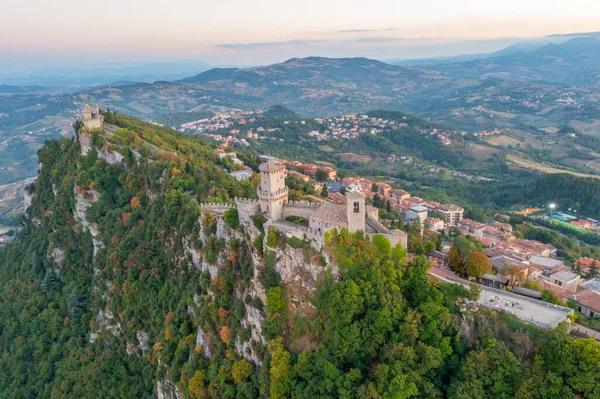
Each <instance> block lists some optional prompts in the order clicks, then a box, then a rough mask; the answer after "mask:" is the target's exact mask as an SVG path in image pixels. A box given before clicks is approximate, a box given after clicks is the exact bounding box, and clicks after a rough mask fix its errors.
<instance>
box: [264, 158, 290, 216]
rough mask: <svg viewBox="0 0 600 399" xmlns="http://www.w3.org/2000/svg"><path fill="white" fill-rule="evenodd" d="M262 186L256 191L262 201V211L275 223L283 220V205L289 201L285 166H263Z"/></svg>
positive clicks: (266, 164)
mask: <svg viewBox="0 0 600 399" xmlns="http://www.w3.org/2000/svg"><path fill="white" fill-rule="evenodd" d="M258 169H259V170H260V186H258V188H257V189H256V193H257V194H258V198H259V200H260V210H261V212H263V213H264V214H265V215H266V216H267V217H268V218H270V219H271V220H273V221H276V220H279V219H281V217H282V215H283V203H284V202H285V201H287V199H288V189H287V187H286V185H285V166H283V165H282V164H280V163H278V162H271V161H270V162H265V163H263V164H261V165H260V166H259V167H258Z"/></svg>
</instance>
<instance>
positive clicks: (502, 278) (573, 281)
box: [215, 149, 600, 317]
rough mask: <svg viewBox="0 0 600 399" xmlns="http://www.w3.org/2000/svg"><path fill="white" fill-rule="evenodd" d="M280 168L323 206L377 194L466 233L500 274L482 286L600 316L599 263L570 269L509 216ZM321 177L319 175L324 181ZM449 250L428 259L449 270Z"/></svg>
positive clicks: (296, 167) (418, 218)
mask: <svg viewBox="0 0 600 399" xmlns="http://www.w3.org/2000/svg"><path fill="white" fill-rule="evenodd" d="M215 152H216V153H217V154H218V155H219V157H229V158H230V159H231V160H232V161H233V162H234V163H235V164H240V165H243V162H242V161H240V160H239V159H237V156H236V154H235V153H227V152H225V151H224V150H222V149H217V150H215ZM261 160H262V161H264V162H273V158H271V157H268V156H261ZM277 164H278V165H281V167H282V170H283V171H282V173H284V175H285V176H288V175H294V176H297V177H299V178H301V179H302V180H304V181H306V182H308V183H310V184H312V185H314V186H315V189H317V190H320V189H321V187H322V185H326V186H327V188H328V197H327V198H326V199H325V202H328V203H331V204H335V205H340V206H341V205H346V204H347V198H348V197H347V195H346V192H347V191H346V190H348V189H349V188H351V189H353V190H359V191H360V193H361V195H364V196H365V198H370V199H371V200H374V199H375V198H376V196H378V197H379V200H380V201H382V203H385V204H386V205H387V206H388V207H389V208H391V210H395V211H398V212H399V213H400V214H401V215H402V218H403V220H404V221H405V222H406V223H419V224H420V226H421V228H422V229H429V230H432V231H435V232H441V231H443V230H445V231H446V232H448V231H449V229H451V228H454V229H458V231H459V232H460V233H461V234H462V235H469V236H472V237H474V238H476V239H477V240H479V242H480V243H481V244H482V246H483V247H484V249H483V252H484V253H485V254H486V255H487V256H488V258H489V259H490V263H491V264H492V265H493V267H494V270H495V271H496V272H497V274H493V275H492V274H484V275H483V276H480V277H479V278H478V282H480V283H481V284H483V285H487V286H490V287H493V288H500V289H503V288H506V287H511V289H512V291H513V292H515V293H518V294H521V295H526V296H529V297H533V298H538V299H539V298H541V295H542V293H541V292H540V291H536V290H531V289H528V288H524V287H522V285H524V284H525V283H527V282H535V283H537V284H538V285H539V287H540V289H541V290H548V291H551V292H553V293H554V294H555V295H556V296H557V297H558V298H560V299H562V300H563V301H565V302H566V301H568V300H571V299H572V300H575V301H577V303H578V304H579V305H578V306H579V307H580V312H581V313H582V314H584V315H586V316H589V317H600V280H599V279H597V278H592V279H589V280H588V281H586V280H585V279H584V277H583V276H589V272H590V269H592V268H596V269H597V270H598V271H599V272H600V262H599V261H596V260H594V259H590V258H581V259H579V260H578V261H577V262H576V263H575V268H571V267H569V266H567V265H565V264H564V262H563V261H562V260H560V259H557V258H556V255H557V250H556V248H555V247H554V246H552V245H551V244H544V243H542V242H540V241H536V240H528V239H521V238H517V237H515V236H514V235H513V228H512V226H511V225H510V224H509V223H507V222H508V219H509V217H508V216H506V215H497V218H496V219H497V220H490V221H487V222H486V223H480V222H477V221H474V220H471V219H468V218H465V217H464V209H463V208H462V207H460V206H458V205H455V204H441V203H438V202H434V201H427V200H425V199H423V198H419V197H414V196H412V195H411V194H410V193H409V192H408V191H405V190H401V189H396V188H393V187H392V186H391V185H390V184H388V183H385V182H381V181H374V180H371V179H368V178H364V177H361V176H355V177H347V178H343V179H341V180H340V179H337V173H336V171H335V169H333V168H330V167H327V166H319V165H314V164H310V163H302V162H298V161H289V160H277ZM319 171H320V172H319ZM232 173H236V172H232ZM240 173H247V174H248V176H247V177H246V178H249V177H250V176H252V173H253V172H252V171H251V170H250V168H248V167H245V169H244V170H243V171H240ZM317 175H320V178H321V179H320V180H318V179H317ZM321 180H324V181H321ZM448 249H449V247H448V246H446V247H444V248H443V250H442V251H439V252H438V251H435V252H433V253H431V254H429V255H428V257H429V259H430V260H431V261H432V262H433V263H434V264H435V265H437V266H442V267H446V266H447V264H448V255H447V250H448Z"/></svg>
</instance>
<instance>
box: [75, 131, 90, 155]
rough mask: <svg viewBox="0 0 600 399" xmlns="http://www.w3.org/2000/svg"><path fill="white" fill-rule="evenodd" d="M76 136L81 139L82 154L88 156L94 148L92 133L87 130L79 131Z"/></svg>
mask: <svg viewBox="0 0 600 399" xmlns="http://www.w3.org/2000/svg"><path fill="white" fill-rule="evenodd" d="M76 137H77V138H78V139H79V145H80V146H81V155H83V156H86V155H87V154H88V152H90V151H91V150H92V149H93V148H94V145H93V143H92V135H91V134H89V133H86V132H79V134H77V136H76Z"/></svg>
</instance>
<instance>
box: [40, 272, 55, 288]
mask: <svg viewBox="0 0 600 399" xmlns="http://www.w3.org/2000/svg"><path fill="white" fill-rule="evenodd" d="M58 285H59V280H58V278H57V277H56V273H54V271H53V270H52V269H47V270H46V274H45V275H44V280H42V284H40V289H41V290H42V292H50V291H52V290H53V289H54V288H56V287H57V286H58Z"/></svg>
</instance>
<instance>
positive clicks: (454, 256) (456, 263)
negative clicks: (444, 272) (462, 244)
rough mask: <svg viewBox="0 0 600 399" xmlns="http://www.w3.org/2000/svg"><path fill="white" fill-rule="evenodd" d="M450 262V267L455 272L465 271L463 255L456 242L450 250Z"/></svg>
mask: <svg viewBox="0 0 600 399" xmlns="http://www.w3.org/2000/svg"><path fill="white" fill-rule="evenodd" d="M448 262H449V263H450V268H451V269H452V270H454V271H455V272H461V273H462V272H463V256H462V253H461V252H460V249H458V247H457V246H456V244H455V245H453V246H451V247H450V250H449V251H448Z"/></svg>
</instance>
